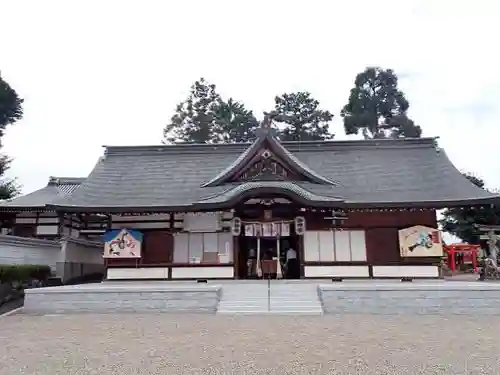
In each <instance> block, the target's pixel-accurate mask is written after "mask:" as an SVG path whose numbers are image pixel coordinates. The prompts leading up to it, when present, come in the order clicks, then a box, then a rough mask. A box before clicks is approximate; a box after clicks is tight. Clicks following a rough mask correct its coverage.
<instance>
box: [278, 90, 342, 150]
mask: <svg viewBox="0 0 500 375" xmlns="http://www.w3.org/2000/svg"><path fill="white" fill-rule="evenodd" d="M319 104H320V103H319V101H317V100H316V99H314V98H313V97H312V96H311V94H310V93H309V92H294V93H288V94H287V93H285V94H282V95H281V96H276V97H275V98H274V110H273V111H271V112H269V115H270V116H271V117H272V119H273V120H274V121H276V122H278V123H281V124H284V126H285V127H284V128H283V129H281V130H279V131H278V132H277V136H278V138H279V139H280V140H282V141H316V140H328V139H332V138H333V137H334V134H332V133H330V129H329V125H330V122H331V121H332V119H333V115H332V114H331V113H330V112H329V111H326V110H323V109H320V106H319Z"/></svg>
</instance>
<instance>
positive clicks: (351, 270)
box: [304, 266, 370, 278]
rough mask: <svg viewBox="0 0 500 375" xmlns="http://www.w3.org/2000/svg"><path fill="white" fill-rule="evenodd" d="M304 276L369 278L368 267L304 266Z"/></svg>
mask: <svg viewBox="0 0 500 375" xmlns="http://www.w3.org/2000/svg"><path fill="white" fill-rule="evenodd" d="M304 276H305V277H308V278H315V277H360V278H361V277H363V278H364V277H369V276H370V274H369V271H368V266H305V267H304Z"/></svg>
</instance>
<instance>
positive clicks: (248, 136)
mask: <svg viewBox="0 0 500 375" xmlns="http://www.w3.org/2000/svg"><path fill="white" fill-rule="evenodd" d="M258 127H259V122H258V121H257V119H256V118H255V116H254V115H253V112H252V111H249V110H247V109H246V108H245V106H244V105H243V103H240V102H238V101H235V100H233V99H232V98H229V100H228V101H227V102H225V101H223V100H222V99H220V100H219V101H218V103H217V105H216V107H215V129H214V133H215V136H216V137H217V142H218V143H240V142H252V141H253V140H254V139H255V131H256V129H257V128H258Z"/></svg>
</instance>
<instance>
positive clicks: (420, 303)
mask: <svg viewBox="0 0 500 375" xmlns="http://www.w3.org/2000/svg"><path fill="white" fill-rule="evenodd" d="M318 290H319V295H320V299H321V301H322V304H323V309H324V313H325V314H381V315H398V314H403V315H415V314H428V315H457V314H459V315H498V314H500V283H498V282H493V281H491V282H488V281H486V282H480V281H445V280H437V281H424V280H421V281H413V282H412V283H402V282H390V281H387V282H385V281H384V282H381V281H380V282H377V281H371V282H341V283H333V284H320V285H319V286H318Z"/></svg>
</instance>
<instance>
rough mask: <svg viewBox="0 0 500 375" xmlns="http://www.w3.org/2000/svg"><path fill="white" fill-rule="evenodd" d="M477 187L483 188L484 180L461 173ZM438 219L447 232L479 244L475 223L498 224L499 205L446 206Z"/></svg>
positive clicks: (499, 221) (499, 223) (499, 216)
mask: <svg viewBox="0 0 500 375" xmlns="http://www.w3.org/2000/svg"><path fill="white" fill-rule="evenodd" d="M463 175H464V176H465V177H466V178H467V179H468V180H469V181H470V182H472V183H473V184H474V185H476V186H477V187H480V188H482V189H485V186H484V181H483V180H482V179H480V178H478V177H475V176H473V175H472V174H469V173H464V174H463ZM442 215H443V217H442V219H441V220H439V223H440V224H441V227H442V229H443V230H444V231H446V232H449V233H452V234H454V235H455V236H457V237H458V238H460V239H462V240H463V241H465V242H468V243H471V244H479V237H480V233H479V232H478V231H477V230H476V229H475V228H474V225H475V224H482V225H500V207H496V206H494V207H491V206H487V207H464V208H460V207H456V208H448V209H446V210H445V211H444V212H443V214H442Z"/></svg>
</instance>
